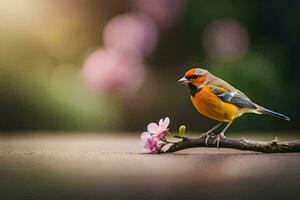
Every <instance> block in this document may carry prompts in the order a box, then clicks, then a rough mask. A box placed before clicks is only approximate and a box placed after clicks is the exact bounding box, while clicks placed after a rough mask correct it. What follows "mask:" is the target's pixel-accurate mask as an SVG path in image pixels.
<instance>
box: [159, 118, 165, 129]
mask: <svg viewBox="0 0 300 200" xmlns="http://www.w3.org/2000/svg"><path fill="white" fill-rule="evenodd" d="M163 123H164V121H163V119H160V120H159V123H158V126H160V127H161V126H162V125H163Z"/></svg>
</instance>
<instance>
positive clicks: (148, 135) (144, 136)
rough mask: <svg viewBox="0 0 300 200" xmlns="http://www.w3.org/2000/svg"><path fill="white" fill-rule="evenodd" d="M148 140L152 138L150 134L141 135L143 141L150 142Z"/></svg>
mask: <svg viewBox="0 0 300 200" xmlns="http://www.w3.org/2000/svg"><path fill="white" fill-rule="evenodd" d="M148 138H151V134H150V133H148V132H143V133H142V134H141V140H143V141H144V140H148Z"/></svg>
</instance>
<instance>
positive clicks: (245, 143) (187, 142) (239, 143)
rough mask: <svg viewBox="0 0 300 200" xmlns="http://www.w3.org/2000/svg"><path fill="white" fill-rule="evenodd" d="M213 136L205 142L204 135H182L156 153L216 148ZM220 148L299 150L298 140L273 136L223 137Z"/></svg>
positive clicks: (268, 151)
mask: <svg viewBox="0 0 300 200" xmlns="http://www.w3.org/2000/svg"><path fill="white" fill-rule="evenodd" d="M214 140H215V137H209V138H208V140H207V144H206V137H201V136H200V137H198V138H189V137H182V140H181V141H179V142H175V143H173V144H172V145H171V146H170V147H169V148H168V149H166V150H162V149H160V150H159V152H158V153H172V152H176V151H180V150H183V149H188V148H194V147H208V148H216V143H214ZM219 147H220V148H231V149H238V150H245V151H256V152H262V153H292V152H300V140H295V141H290V142H279V141H278V140H277V138H275V139H274V140H273V141H271V142H261V141H251V140H246V139H241V140H234V139H224V140H221V141H220V143H219Z"/></svg>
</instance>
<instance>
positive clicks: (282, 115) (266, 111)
mask: <svg viewBox="0 0 300 200" xmlns="http://www.w3.org/2000/svg"><path fill="white" fill-rule="evenodd" d="M255 106H256V107H257V109H256V111H257V112H258V113H260V114H267V115H271V116H274V117H277V118H280V119H283V120H286V121H290V120H291V119H290V118H289V117H287V116H285V115H284V114H281V113H278V112H275V111H272V110H269V109H267V108H264V107H261V106H259V105H257V104H256V105H255Z"/></svg>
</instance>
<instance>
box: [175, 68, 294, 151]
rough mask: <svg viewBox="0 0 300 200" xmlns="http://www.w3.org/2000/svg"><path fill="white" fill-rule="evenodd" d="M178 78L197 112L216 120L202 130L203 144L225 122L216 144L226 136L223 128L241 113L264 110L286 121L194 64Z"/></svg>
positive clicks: (226, 127)
mask: <svg viewBox="0 0 300 200" xmlns="http://www.w3.org/2000/svg"><path fill="white" fill-rule="evenodd" d="M178 82H179V83H182V84H185V85H187V87H188V89H189V92H190V98H191V101H192V103H193V105H194V107H195V108H196V110H197V111H198V112H199V113H201V114H202V115H204V116H205V117H207V118H210V119H213V120H216V121H218V122H219V123H218V124H216V125H215V126H214V127H212V128H211V129H210V130H208V131H207V132H205V133H204V134H203V136H205V137H206V145H207V141H208V138H209V137H210V136H212V135H214V133H213V131H215V130H216V129H217V128H218V127H219V126H221V125H222V124H223V123H227V125H226V126H225V127H224V129H223V130H222V131H221V132H220V133H219V134H218V135H217V136H216V139H215V140H214V143H217V147H218V148H219V143H220V140H223V139H226V137H225V132H226V130H227V129H228V128H229V126H230V125H231V124H232V122H233V121H234V120H235V119H236V118H238V117H240V116H242V115H243V114H245V113H255V114H267V115H271V116H274V117H277V118H280V119H283V120H286V121H290V118H289V117H287V116H285V115H283V114H281V113H278V112H275V111H272V110H269V109H267V108H264V107H262V106H260V105H258V104H256V103H254V102H253V101H252V100H251V99H250V98H249V97H247V96H246V95H245V94H244V93H243V92H241V91H240V90H238V89H236V88H235V87H233V86H232V85H230V84H229V83H227V82H226V81H224V80H222V79H221V78H218V77H216V76H214V75H213V74H211V73H210V72H209V71H208V70H206V69H203V68H197V67H194V68H192V69H190V70H188V71H187V72H186V73H185V74H184V76H183V77H182V78H181V79H179V80H178ZM214 136H215V135H214Z"/></svg>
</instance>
